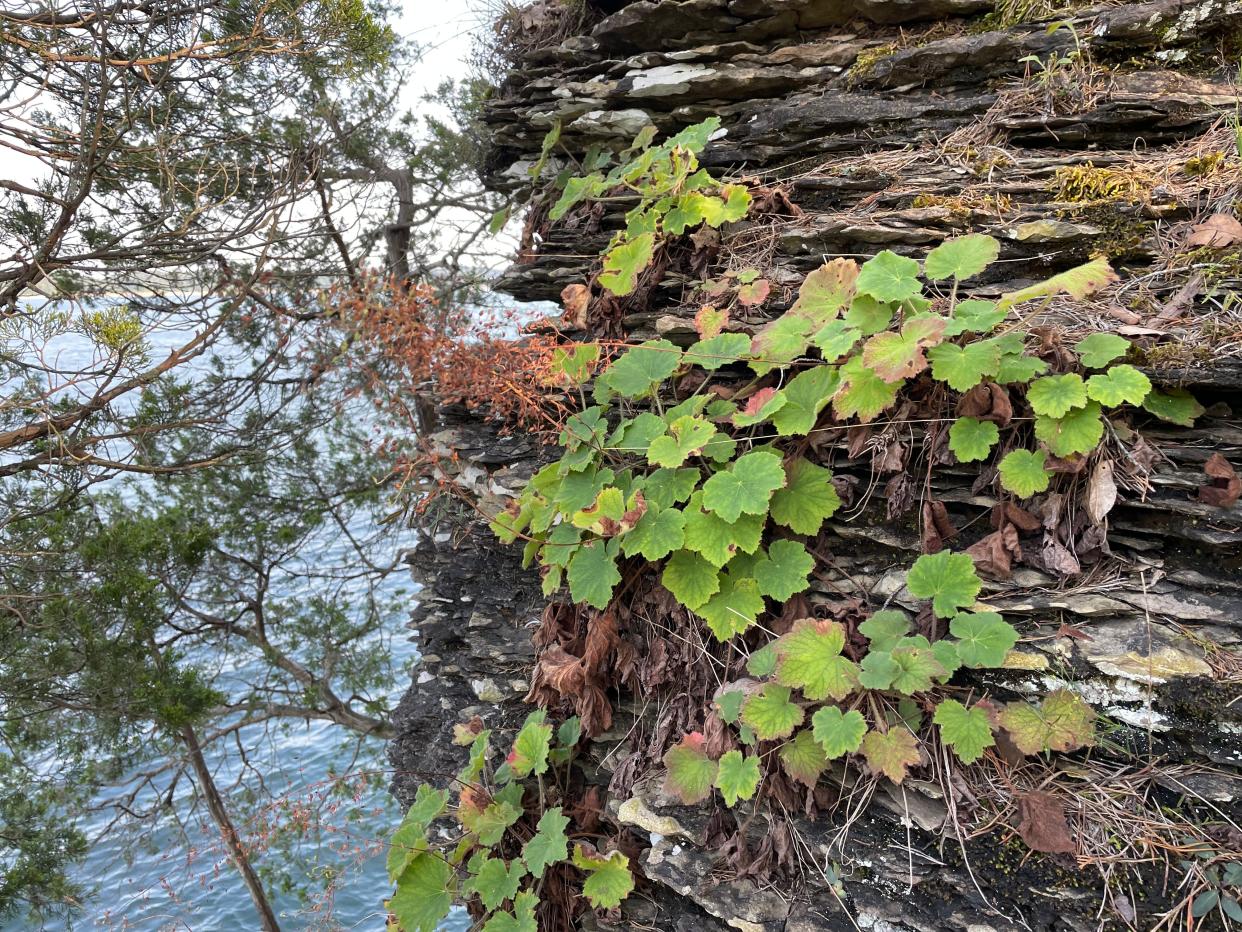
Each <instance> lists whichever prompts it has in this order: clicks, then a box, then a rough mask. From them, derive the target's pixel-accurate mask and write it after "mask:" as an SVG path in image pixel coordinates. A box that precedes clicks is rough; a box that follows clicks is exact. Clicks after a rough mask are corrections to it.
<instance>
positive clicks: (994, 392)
mask: <svg viewBox="0 0 1242 932" xmlns="http://www.w3.org/2000/svg"><path fill="white" fill-rule="evenodd" d="M957 413H958V415H959V416H962V417H973V418H978V419H979V420H981V421H991V422H992V423H994V424H995V425H996V426H997V427H1006V426H1008V424H1009V422H1010V421H1011V420H1013V403H1012V402H1011V401H1010V400H1009V392H1008V391H1007V390H1006V389H1005V387H1004V386H1003V385H997V384H996V383H995V382H980V383H979V384H978V385H976V386H975V387H974V388H972V389H971V390H970V391H968V392H967V393H966V394H964V395H963V396H962V398H961V400H960V401H959V402H958V403H957Z"/></svg>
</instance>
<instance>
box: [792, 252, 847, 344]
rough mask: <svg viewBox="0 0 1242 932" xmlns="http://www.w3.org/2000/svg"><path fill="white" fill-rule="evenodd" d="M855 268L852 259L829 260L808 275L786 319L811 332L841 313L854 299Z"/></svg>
mask: <svg viewBox="0 0 1242 932" xmlns="http://www.w3.org/2000/svg"><path fill="white" fill-rule="evenodd" d="M857 279H858V265H857V264H856V263H855V262H854V261H853V260H852V259H832V260H830V261H828V262H825V263H824V264H823V265H821V266H820V267H819V268H817V269H816V270H815V271H813V272H811V274H809V275H808V276H807V277H806V278H805V279H803V281H802V286H801V287H800V288H799V289H798V300H797V301H795V302H794V305H793V307H791V308H790V309H789V312H788V314H787V315H786V316H789V317H793V318H797V319H799V320H803V321H806V322H807V323H808V324H809V325H810V327H809V328H808V329H807V331H806V332H807V333H811V332H815V331H817V330H819V329H820V328H822V327H823V326H824V325H826V324H827V323H828V322H829V321H831V320H833V319H834V318H835V317H837V315H838V314H840V313H841V309H842V308H843V307H845V306H846V305H847V304H849V302H850V299H851V298H853V297H854V285H855V282H856V281H857Z"/></svg>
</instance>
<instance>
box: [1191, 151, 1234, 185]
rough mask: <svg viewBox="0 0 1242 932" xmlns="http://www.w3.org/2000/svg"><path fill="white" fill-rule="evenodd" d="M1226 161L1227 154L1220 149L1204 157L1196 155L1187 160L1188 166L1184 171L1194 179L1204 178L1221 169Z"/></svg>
mask: <svg viewBox="0 0 1242 932" xmlns="http://www.w3.org/2000/svg"><path fill="white" fill-rule="evenodd" d="M1224 161H1225V153H1223V152H1221V151H1220V150H1219V149H1218V150H1216V151H1215V152H1205V153H1204V154H1203V155H1196V156H1194V157H1193V158H1190V159H1187V160H1186V164H1185V165H1184V166H1182V171H1184V172H1185V173H1186V174H1187V175H1190V177H1192V178H1202V177H1203V176H1204V175H1210V174H1212V173H1213V172H1214V171H1216V170H1217V169H1218V168H1220V167H1221V166H1222V165H1223V164H1224Z"/></svg>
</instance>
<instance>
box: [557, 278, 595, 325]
mask: <svg viewBox="0 0 1242 932" xmlns="http://www.w3.org/2000/svg"><path fill="white" fill-rule="evenodd" d="M561 304H563V305H564V307H565V318H564V320H565V323H566V324H568V325H569V326H570V327H572V329H574V330H585V329H586V325H587V308H589V307H590V306H591V289H590V288H588V287H587V286H586V285H566V286H565V287H564V288H562V289H561Z"/></svg>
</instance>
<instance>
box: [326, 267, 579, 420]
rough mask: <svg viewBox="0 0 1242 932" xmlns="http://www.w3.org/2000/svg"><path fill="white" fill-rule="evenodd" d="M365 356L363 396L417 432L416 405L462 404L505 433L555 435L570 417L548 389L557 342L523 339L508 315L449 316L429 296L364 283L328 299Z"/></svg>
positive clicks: (466, 312) (477, 311)
mask: <svg viewBox="0 0 1242 932" xmlns="http://www.w3.org/2000/svg"><path fill="white" fill-rule="evenodd" d="M331 300H332V301H333V303H334V306H335V309H336V310H337V312H338V314H339V316H340V320H341V322H342V324H343V325H344V326H345V328H346V329H347V330H348V332H349V333H350V334H351V337H352V339H353V341H354V342H355V343H356V344H357V345H358V347H359V348H360V349H362V350H363V351H364V352H363V354H362V356H363V367H364V371H363V375H364V377H365V378H366V380H367V383H368V388H369V390H370V391H371V393H372V394H373V396H374V397H376V398H377V399H382V402H381V403H383V404H384V405H385V406H386V407H388V408H389V409H390V411H392V412H395V413H397V414H398V415H399V416H403V417H404V418H406V419H408V420H411V421H413V422H414V423H415V425H416V426H417V424H418V421H419V418H418V413H417V410H416V409H417V407H418V404H419V403H420V402H421V403H422V404H424V405H426V404H452V403H459V404H463V405H465V406H466V407H467V408H470V409H477V410H483V411H485V413H486V415H487V416H488V417H489V418H492V419H495V420H498V421H501V422H503V423H504V424H505V425H506V426H518V425H520V426H522V427H523V428H525V429H527V430H534V431H552V430H559V429H560V423H561V421H563V419H564V416H565V415H566V414H567V413H568V412H567V411H566V409H565V406H564V405H563V404H562V403H561V401H560V400H559V399H558V397H557V396H556V395H555V394H554V393H551V392H549V391H548V389H547V373H548V364H549V362H550V359H551V354H552V350H553V349H554V348H555V347H556V345H557V340H556V338H555V336H551V335H537V336H532V335H522V334H521V328H520V326H519V315H518V314H517V312H516V311H513V310H510V309H493V308H484V307H474V308H469V309H448V308H445V307H443V306H442V305H440V304H439V302H437V300H436V298H435V296H434V294H433V293H432V291H431V289H429V288H426V287H423V286H419V287H415V288H411V289H409V290H407V291H406V292H404V293H399V292H397V291H395V290H394V289H390V288H387V287H384V286H383V283H381V282H369V283H368V284H367V286H366V287H364V288H362V289H358V290H348V291H342V292H339V293H337V294H335V295H333V296H332V299H331Z"/></svg>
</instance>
